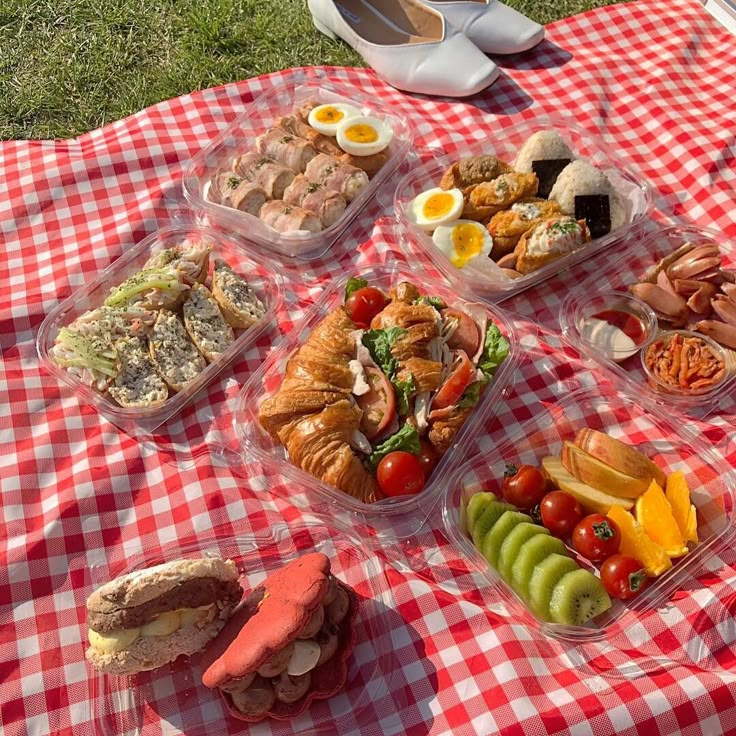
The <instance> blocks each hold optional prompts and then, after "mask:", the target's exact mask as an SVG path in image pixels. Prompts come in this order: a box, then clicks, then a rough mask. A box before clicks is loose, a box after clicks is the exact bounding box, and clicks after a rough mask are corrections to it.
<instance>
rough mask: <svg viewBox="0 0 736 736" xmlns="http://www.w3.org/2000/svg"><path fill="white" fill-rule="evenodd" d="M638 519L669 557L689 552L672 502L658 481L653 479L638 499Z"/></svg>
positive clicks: (649, 535) (680, 555)
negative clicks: (676, 519)
mask: <svg viewBox="0 0 736 736" xmlns="http://www.w3.org/2000/svg"><path fill="white" fill-rule="evenodd" d="M636 519H637V521H638V522H639V523H640V524H641V525H642V526H643V527H644V531H645V532H646V533H647V536H648V537H649V538H650V539H651V540H652V541H653V542H656V543H657V544H658V545H659V546H660V547H664V551H665V552H666V553H667V556H668V557H682V555H686V554H687V553H688V548H687V545H686V544H685V540H684V539H683V536H682V532H680V527H679V526H678V525H677V521H675V516H674V514H673V513H672V507H671V506H670V502H669V501H668V500H667V497H666V496H665V495H664V491H663V490H662V488H661V487H660V485H659V484H658V483H657V481H655V480H653V481H652V483H651V485H650V486H649V488H647V490H646V491H644V493H643V494H642V495H641V496H639V498H638V499H637V500H636Z"/></svg>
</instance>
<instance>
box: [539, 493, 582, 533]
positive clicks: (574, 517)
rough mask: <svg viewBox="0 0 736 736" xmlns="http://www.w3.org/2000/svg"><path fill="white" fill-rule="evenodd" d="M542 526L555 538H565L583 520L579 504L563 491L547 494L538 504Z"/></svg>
mask: <svg viewBox="0 0 736 736" xmlns="http://www.w3.org/2000/svg"><path fill="white" fill-rule="evenodd" d="M539 511H540V514H541V516H542V524H544V526H545V527H547V529H549V531H550V533H551V534H554V535H555V536H556V537H567V536H569V535H570V534H572V530H573V529H574V528H575V527H576V526H577V524H578V522H579V521H580V519H582V518H583V509H582V508H581V507H580V504H579V503H578V502H577V501H576V500H575V499H574V498H573V497H572V496H571V495H570V494H569V493H565V491H552V492H551V493H548V494H547V495H546V496H545V497H544V498H543V499H542V502H541V503H540V504H539Z"/></svg>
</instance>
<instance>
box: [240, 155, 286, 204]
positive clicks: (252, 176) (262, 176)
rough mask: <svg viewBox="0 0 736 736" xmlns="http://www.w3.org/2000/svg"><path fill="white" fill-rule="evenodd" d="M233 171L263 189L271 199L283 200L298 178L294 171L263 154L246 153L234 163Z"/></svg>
mask: <svg viewBox="0 0 736 736" xmlns="http://www.w3.org/2000/svg"><path fill="white" fill-rule="evenodd" d="M233 171H234V172H235V173H236V174H237V175H238V176H242V177H243V178H244V179H247V180H248V181H252V182H253V183H254V184H258V186H259V187H262V188H263V189H264V190H265V192H266V194H267V195H268V198H269V199H281V198H282V197H283V196H284V190H285V189H286V187H288V186H289V184H291V182H292V181H293V180H294V177H295V176H296V172H295V171H293V170H292V169H290V168H288V167H286V166H284V165H283V164H280V163H279V162H278V161H274V160H273V159H272V158H269V157H268V156H264V155H263V154H262V153H246V154H243V155H242V156H237V157H236V158H235V160H234V161H233Z"/></svg>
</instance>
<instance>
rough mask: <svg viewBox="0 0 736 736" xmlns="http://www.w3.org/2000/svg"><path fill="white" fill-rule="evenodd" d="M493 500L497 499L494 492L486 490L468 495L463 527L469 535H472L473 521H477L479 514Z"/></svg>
mask: <svg viewBox="0 0 736 736" xmlns="http://www.w3.org/2000/svg"><path fill="white" fill-rule="evenodd" d="M494 501H497V499H496V494H495V493H488V492H486V491H480V492H478V493H475V494H473V495H472V496H471V497H470V501H468V506H467V508H466V509H465V529H466V531H467V532H468V534H470V536H473V527H474V526H475V522H476V521H478V519H479V518H480V516H481V514H482V513H483V512H484V511H485V510H486V509H487V508H488V504H489V503H492V502H494Z"/></svg>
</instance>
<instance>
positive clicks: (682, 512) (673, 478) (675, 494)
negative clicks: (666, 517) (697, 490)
mask: <svg viewBox="0 0 736 736" xmlns="http://www.w3.org/2000/svg"><path fill="white" fill-rule="evenodd" d="M665 493H666V496H667V500H668V501H669V504H670V506H671V507H672V515H673V516H674V517H675V521H676V522H677V526H678V528H679V529H680V534H681V535H682V536H683V538H684V539H685V541H686V542H695V543H696V544H697V542H698V520H697V514H696V511H695V506H693V504H692V503H691V502H690V489H689V488H688V486H687V481H686V480H685V476H684V475H683V474H682V471H680V470H678V471H676V472H674V473H672V475H670V476H668V477H667V490H666V492H665Z"/></svg>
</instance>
